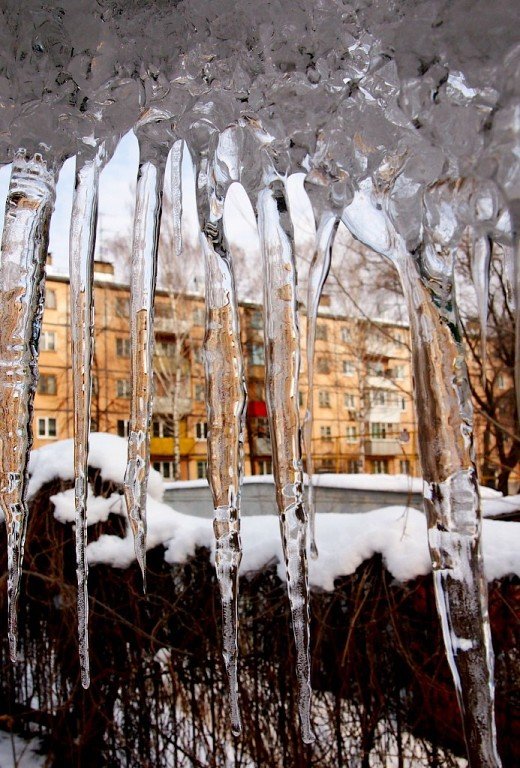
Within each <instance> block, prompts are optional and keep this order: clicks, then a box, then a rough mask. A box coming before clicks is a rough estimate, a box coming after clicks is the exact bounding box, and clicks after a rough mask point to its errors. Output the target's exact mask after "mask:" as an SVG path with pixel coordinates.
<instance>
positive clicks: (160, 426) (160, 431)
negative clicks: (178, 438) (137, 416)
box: [152, 421, 173, 437]
mask: <svg viewBox="0 0 520 768" xmlns="http://www.w3.org/2000/svg"><path fill="white" fill-rule="evenodd" d="M152 435H153V437H173V426H172V425H171V424H167V423H166V422H164V421H153V422H152Z"/></svg>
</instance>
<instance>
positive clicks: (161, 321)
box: [154, 315, 190, 336]
mask: <svg viewBox="0 0 520 768" xmlns="http://www.w3.org/2000/svg"><path fill="white" fill-rule="evenodd" d="M154 331H155V333H168V334H172V335H173V336H186V335H187V334H188V333H189V331H190V323H189V321H188V320H174V319H173V317H164V316H159V317H158V316H157V315H156V316H155V318H154Z"/></svg>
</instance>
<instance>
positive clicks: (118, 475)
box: [28, 432, 163, 500]
mask: <svg viewBox="0 0 520 768" xmlns="http://www.w3.org/2000/svg"><path fill="white" fill-rule="evenodd" d="M127 450H128V442H127V440H126V439H125V438H123V437H118V436H117V435H109V434H106V433H103V432H94V433H92V434H91V435H90V450H89V459H88V462H89V464H90V466H92V467H96V468H99V469H100V470H101V473H102V475H103V478H104V479H105V480H111V481H113V482H114V483H121V484H122V483H123V481H124V476H125V471H126V462H127ZM73 461H74V442H73V440H72V438H71V439H69V440H58V441H57V442H55V443H49V445H44V446H43V447H42V448H38V450H36V451H32V452H31V458H30V460H29V475H30V479H29V489H28V496H29V498H31V497H32V496H34V495H35V494H36V493H37V492H38V491H39V490H40V488H41V487H42V485H44V484H45V483H48V482H49V481H50V480H53V479H54V478H56V477H58V478H61V479H62V480H72V479H73V478H74V465H73ZM148 493H149V494H150V496H152V497H153V498H154V499H158V500H160V499H162V496H163V483H162V477H161V475H160V474H159V472H157V471H156V470H155V469H152V468H150V477H149V480H148Z"/></svg>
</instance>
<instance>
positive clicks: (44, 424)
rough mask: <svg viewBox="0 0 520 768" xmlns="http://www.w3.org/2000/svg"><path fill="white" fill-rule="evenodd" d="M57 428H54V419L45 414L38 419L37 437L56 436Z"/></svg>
mask: <svg viewBox="0 0 520 768" xmlns="http://www.w3.org/2000/svg"><path fill="white" fill-rule="evenodd" d="M57 434H58V430H57V428H56V419H55V418H53V417H51V416H45V417H43V418H40V419H38V437H56V436H57Z"/></svg>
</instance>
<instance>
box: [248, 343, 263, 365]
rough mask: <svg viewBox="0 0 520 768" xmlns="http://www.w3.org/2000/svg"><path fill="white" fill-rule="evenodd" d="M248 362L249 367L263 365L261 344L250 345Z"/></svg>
mask: <svg viewBox="0 0 520 768" xmlns="http://www.w3.org/2000/svg"><path fill="white" fill-rule="evenodd" d="M249 362H250V364H251V365H265V350H264V345H263V344H251V354H250V355H249Z"/></svg>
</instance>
